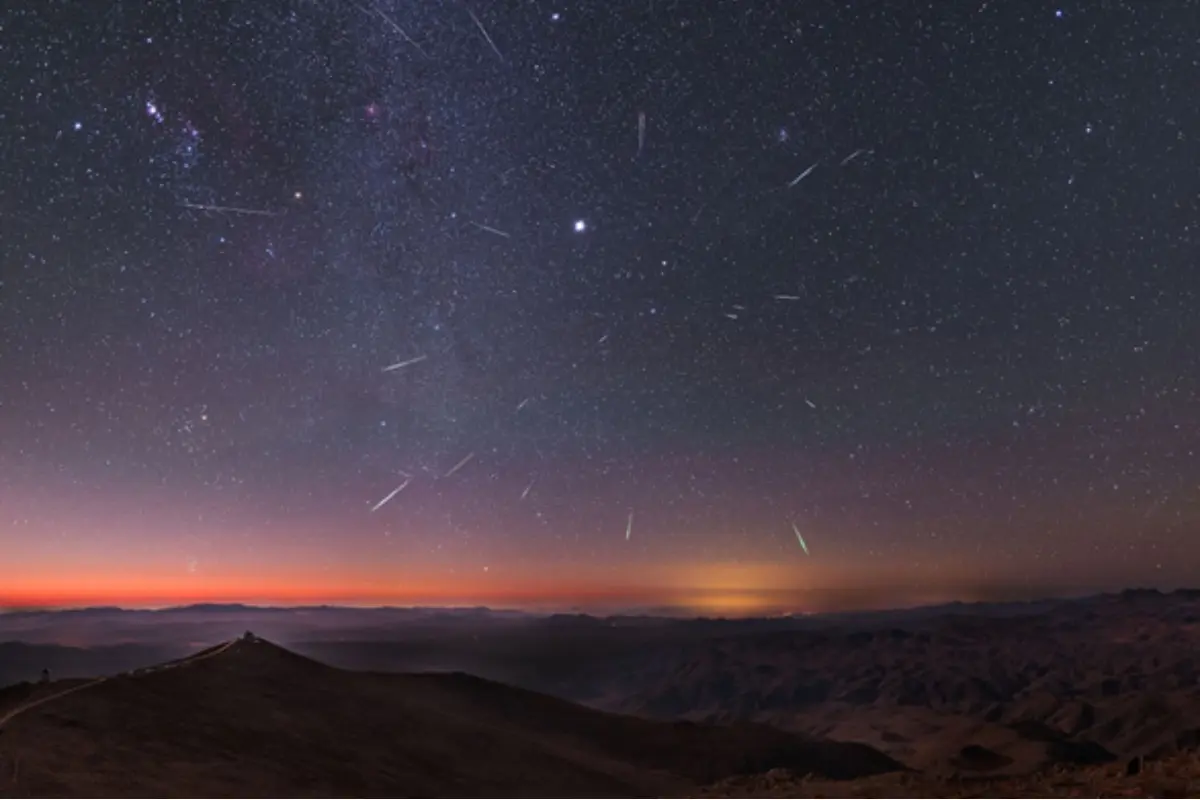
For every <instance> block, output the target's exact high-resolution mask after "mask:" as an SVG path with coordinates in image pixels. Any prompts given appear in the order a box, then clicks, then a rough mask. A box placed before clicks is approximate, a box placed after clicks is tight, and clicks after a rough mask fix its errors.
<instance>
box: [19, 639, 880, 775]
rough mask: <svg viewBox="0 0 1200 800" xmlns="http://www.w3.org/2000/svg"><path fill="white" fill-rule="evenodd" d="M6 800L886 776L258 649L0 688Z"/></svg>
mask: <svg viewBox="0 0 1200 800" xmlns="http://www.w3.org/2000/svg"><path fill="white" fill-rule="evenodd" d="M0 703H3V704H4V705H3V706H0V720H2V721H3V722H2V723H0V724H2V727H0V731H2V732H0V794H3V795H6V796H72V797H85V796H130V795H136V796H160V797H166V796H362V795H373V796H380V795H383V796H414V795H415V796H456V797H464V796H481V795H491V796H509V795H522V796H528V795H533V796H549V795H553V796H559V797H562V796H610V797H613V796H679V795H690V794H695V793H697V792H698V791H699V790H700V788H701V787H702V786H704V785H707V784H712V783H714V782H716V781H719V780H722V779H727V778H731V777H735V776H737V775H742V774H753V773H760V772H765V771H767V770H770V769H786V770H790V771H792V772H795V773H797V774H810V773H816V774H819V775H823V776H825V777H828V778H837V779H847V778H855V777H863V776H868V775H873V774H879V773H883V772H888V771H894V770H898V769H900V765H899V764H898V763H896V762H895V761H893V760H892V759H890V758H888V757H887V756H885V755H883V754H881V753H879V752H878V751H876V750H874V749H872V748H870V747H868V746H866V745H856V744H841V743H836V742H830V741H819V740H813V739H811V738H809V737H806V736H802V735H799V734H794V733H784V732H781V731H778V730H775V729H772V728H769V727H766V726H760V725H751V724H742V725H738V726H723V725H705V724H693V723H686V722H656V721H650V720H644V719H637V718H633V717H627V716H620V715H616V714H609V713H605V712H602V711H596V710H592V709H587V708H584V707H581V706H578V705H574V704H572V703H569V702H566V701H563V700H557V699H554V698H551V697H548V696H545V695H539V694H536V693H533V692H529V691H525V690H521V689H514V688H511V687H508V686H504V685H501V684H497V683H493V682H490V681H486V680H483V679H480V678H475V677H471V676H468V675H464V674H440V675H435V674H424V675H420V674H418V675H401V674H378V673H363V672H351V671H346V670H340V669H335V668H332V667H328V666H325V665H323V664H320V663H318V662H315V661H312V660H309V659H307V658H304V657H302V656H298V655H296V654H294V653H291V652H289V651H287V650H284V649H282V648H279V647H277V646H275V645H273V644H270V643H268V642H266V641H264V640H261V639H253V638H250V639H241V640H235V641H233V642H230V643H227V644H225V645H220V646H218V647H215V648H211V649H209V650H207V651H204V652H201V653H199V654H197V655H196V656H193V657H191V658H188V659H184V660H182V661H180V662H174V663H168V664H165V665H162V666H159V667H154V668H150V669H144V670H139V671H136V672H133V673H124V674H120V675H117V676H114V677H112V678H107V679H100V680H96V681H86V680H72V681H60V682H52V683H50V684H46V685H40V686H28V685H27V686H24V687H16V688H13V689H10V690H8V691H7V692H5V693H4V694H0Z"/></svg>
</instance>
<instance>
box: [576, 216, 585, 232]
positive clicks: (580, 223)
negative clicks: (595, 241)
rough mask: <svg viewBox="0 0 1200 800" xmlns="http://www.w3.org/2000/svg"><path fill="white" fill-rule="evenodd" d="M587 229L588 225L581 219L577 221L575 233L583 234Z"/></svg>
mask: <svg viewBox="0 0 1200 800" xmlns="http://www.w3.org/2000/svg"><path fill="white" fill-rule="evenodd" d="M587 227H588V226H587V223H586V222H584V221H583V220H581V219H577V220H575V232H576V233H583V232H584V231H586V230H587Z"/></svg>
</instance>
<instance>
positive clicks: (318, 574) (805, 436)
mask: <svg viewBox="0 0 1200 800" xmlns="http://www.w3.org/2000/svg"><path fill="white" fill-rule="evenodd" d="M1197 35H1200V18H1197V16H1196V15H1195V13H1193V12H1192V11H1191V10H1190V9H1188V8H1187V7H1186V4H1182V3H1167V2H1164V3H1121V2H1109V3H1101V4H1095V3H1091V4H1085V3H1079V4H1066V5H1055V4H1047V3H1024V4H1015V5H1013V4H1000V3H991V2H984V3H974V4H946V3H938V4H927V5H918V4H892V3H884V4H870V7H869V8H868V7H866V6H864V7H859V8H856V7H854V6H853V4H842V3H833V2H820V3H816V4H803V7H801V5H799V4H795V3H785V2H768V1H767V0H763V2H752V3H746V2H740V3H739V2H733V0H713V2H706V3H682V2H666V0H660V1H659V2H651V3H643V4H640V5H637V6H636V7H635V6H634V5H629V4H620V3H602V2H585V1H580V0H577V1H576V2H571V3H553V2H538V3H533V2H527V3H505V4H478V3H476V4H472V3H463V2H457V1H455V2H451V1H450V0H446V1H445V2H438V1H431V2H420V3H418V2H415V1H413V0H377V2H369V3H365V4H358V3H353V2H337V1H336V0H323V1H322V2H315V1H314V0H271V1H270V2H256V3H234V2H227V1H226V0H214V2H210V3H204V4H198V3H188V2H183V0H178V1H177V2H169V3H161V4H152V5H146V6H143V5H141V4H134V3H128V2H116V3H108V4H98V5H95V7H93V6H92V4H84V5H80V4H74V5H71V4H34V5H30V6H29V7H28V8H23V9H13V10H8V11H4V12H2V14H0V64H3V67H2V71H0V79H2V80H3V91H2V92H0V130H3V132H4V135H3V136H0V552H2V553H3V556H2V557H0V585H2V586H4V587H5V588H6V589H7V591H2V592H0V605H2V604H10V605H11V604H25V603H59V602H101V601H103V602H126V603H136V602H174V601H177V600H187V599H223V600H271V601H287V600H296V601H305V602H308V601H321V602H325V601H329V602H341V601H345V602H397V603H399V602H447V603H451V602H453V603H458V602H462V603H475V602H480V603H483V602H487V603H497V604H506V603H507V604H517V605H520V604H539V603H548V604H557V605H561V606H573V605H588V604H589V603H590V604H595V603H600V602H604V603H612V604H617V605H621V604H625V605H641V606H647V605H675V606H679V607H687V608H689V609H695V608H698V609H704V610H715V611H719V612H722V613H724V612H732V611H738V610H780V609H786V610H808V609H818V608H834V607H839V608H840V607H849V606H852V605H857V604H864V603H866V604H874V605H881V604H882V605H888V604H899V603H910V602H923V601H934V600H945V599H977V598H984V597H996V596H1027V595H1028V596H1032V595H1037V594H1046V593H1059V592H1073V591H1079V590H1086V589H1092V588H1110V587H1118V586H1123V585H1130V584H1137V585H1155V586H1163V587H1168V586H1174V585H1177V584H1181V583H1188V582H1189V581H1190V582H1192V583H1194V579H1193V578H1192V576H1194V574H1195V570H1196V567H1197V566H1200V547H1198V545H1197V541H1200V540H1198V539H1197V536H1196V534H1197V533H1198V532H1200V531H1198V525H1200V462H1198V460H1197V451H1198V450H1200V412H1198V409H1200V351H1198V345H1197V343H1198V342H1200V316H1198V315H1197V314H1196V308H1197V301H1198V299H1200V298H1198V297H1197V295H1198V294H1200V291H1198V290H1200V278H1198V277H1197V275H1196V272H1195V267H1196V257H1197V252H1196V247H1195V242H1196V239H1197V211H1200V203H1198V201H1197V193H1198V191H1200V173H1197V169H1196V157H1197V152H1200V151H1198V150H1197V143H1196V136H1197V133H1196V132H1197V131H1200V108H1198V107H1197V106H1196V104H1195V103H1194V102H1193V98H1192V95H1193V94H1194V92H1193V88H1194V86H1195V85H1196V80H1197V78H1200V58H1198V57H1197V55H1196V52H1195V41H1196V38H1197ZM801 545H803V546H801Z"/></svg>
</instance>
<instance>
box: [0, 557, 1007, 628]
mask: <svg viewBox="0 0 1200 800" xmlns="http://www.w3.org/2000/svg"><path fill="white" fill-rule="evenodd" d="M807 567H808V565H806V564H803V563H801V564H799V565H797V564H787V563H779V562H760V563H725V564H701V563H697V564H689V565H677V566H670V567H668V566H659V567H656V568H643V569H629V570H624V571H623V572H622V573H620V574H619V575H617V574H613V573H612V572H611V571H609V570H605V569H600V568H594V569H591V570H587V569H582V568H581V569H575V570H572V571H570V572H566V571H563V570H560V571H558V572H557V573H556V575H555V576H554V577H553V578H551V577H547V576H546V575H545V574H544V571H534V570H505V569H496V570H494V571H491V572H485V573H482V574H471V575H465V574H462V573H457V574H455V573H454V572H453V571H450V570H441V571H439V572H437V573H436V574H435V573H432V572H431V571H429V570H424V571H420V572H411V573H406V572H391V573H387V572H384V571H381V570H378V569H371V568H359V569H355V570H346V571H341V572H339V573H337V574H334V573H331V572H328V571H320V570H281V571H279V572H277V573H274V574H266V573H264V572H254V571H250V570H226V571H222V572H218V573H215V574H214V573H207V574H198V573H194V574H185V575H164V574H163V573H162V572H156V571H151V570H146V569H143V570H130V571H128V572H125V573H122V574H114V573H111V572H106V571H100V570H80V571H78V572H75V573H74V574H56V575H53V576H51V575H46V574H40V575H28V574H27V575H25V576H22V575H7V576H3V580H2V581H0V583H2V584H3V594H0V608H8V609H22V608H64V607H83V606H125V607H142V608H146V607H169V606H181V605H190V604H195V603H243V604H248V605H276V606H289V605H291V606H294V605H346V606H367V607H370V606H442V607H453V606H457V607H471V606H488V607H493V608H516V609H527V610H545V609H558V610H581V609H583V610H586V609H589V608H593V609H597V608H606V609H614V608H646V607H653V608H656V609H677V610H678V611H679V612H681V613H693V614H702V615H720V616H752V615H767V614H779V613H799V614H803V613H814V612H824V611H841V610H860V609H865V608H899V607H911V606H914V605H928V604H936V603H941V602H950V601H954V600H962V601H972V600H980V599H992V598H993V597H994V596H996V593H997V591H996V590H997V584H995V583H994V582H993V583H992V584H990V588H989V583H988V582H987V581H985V580H984V578H983V574H982V573H981V572H980V571H979V570H978V569H975V568H972V567H970V566H968V565H965V564H963V563H961V562H960V563H957V564H951V563H949V562H947V563H945V564H931V565H930V566H929V567H928V568H927V569H926V570H923V571H922V573H921V574H917V575H913V574H911V572H910V571H902V570H898V569H895V568H888V567H881V566H862V565H852V564H837V563H831V564H824V565H822V568H821V569H820V570H816V569H811V568H807ZM846 587H857V588H854V589H849V588H846Z"/></svg>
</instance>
